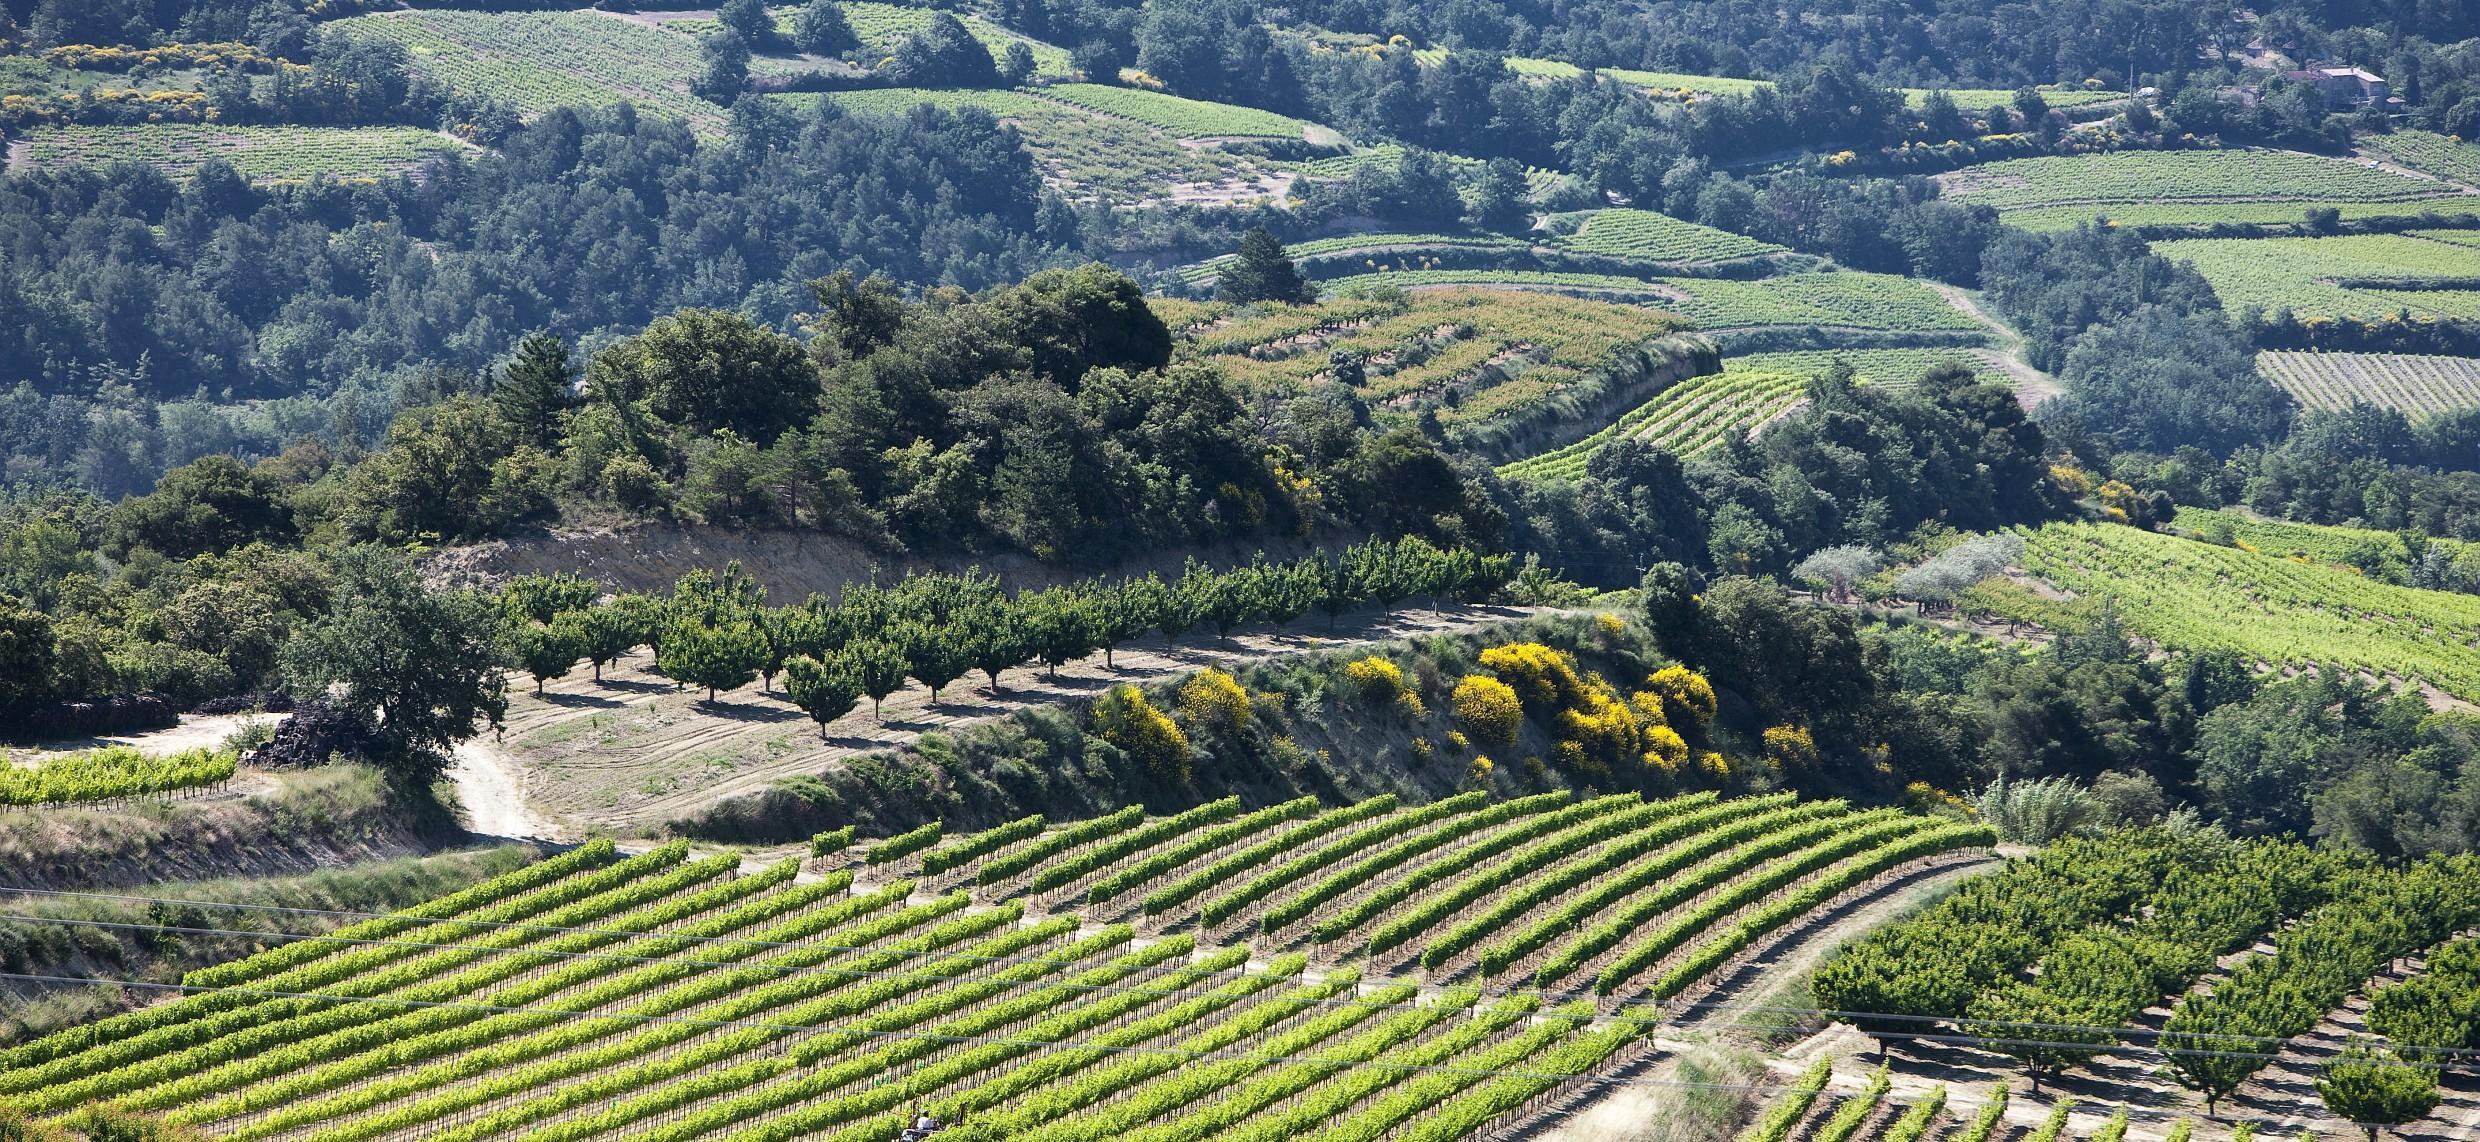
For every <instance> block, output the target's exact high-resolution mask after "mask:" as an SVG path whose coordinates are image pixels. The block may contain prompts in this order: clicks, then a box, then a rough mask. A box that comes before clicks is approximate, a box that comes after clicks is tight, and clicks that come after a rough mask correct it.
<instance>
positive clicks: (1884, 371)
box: [1722, 349, 2010, 389]
mask: <svg viewBox="0 0 2480 1142" xmlns="http://www.w3.org/2000/svg"><path fill="white" fill-rule="evenodd" d="M1838 363H1839V364H1847V365H1850V366H1851V369H1852V374H1853V376H1854V378H1855V379H1857V380H1858V381H1860V382H1861V383H1862V384H1869V385H1876V386H1878V387H1880V388H1887V389H1908V388H1910V387H1912V385H1914V384H1915V383H1917V382H1918V381H1919V380H1920V377H1921V374H1923V373H1926V372H1928V371H1929V370H1931V369H1933V368H1936V367H1938V366H1940V365H1961V366H1963V367H1964V368H1967V369H1970V370H1972V374H1973V376H1975V377H1977V378H1978V379H1980V380H1983V381H1989V382H1995V383H1997V384H2006V383H2008V381H2009V379H2010V378H2009V377H2008V376H2007V372H2006V370H2005V369H2002V368H1999V367H1998V366H1997V364H1995V363H1994V362H1992V361H1991V360H1990V359H1989V358H1988V357H1987V356H1985V355H1983V354H1982V353H1981V352H1978V351H1975V350H1971V349H1800V350H1793V351H1789V352H1782V353H1748V354H1745V355H1742V356H1736V357H1732V358H1730V359H1728V360H1725V361H1724V362H1723V363H1722V367H1723V368H1724V369H1725V370H1726V371H1731V372H1741V371H1745V372H1751V373H1796V374H1799V375H1800V376H1803V377H1817V376H1824V375H1825V374H1826V373H1827V372H1829V371H1831V370H1832V369H1833V368H1834V366H1835V365H1836V364H1838Z"/></svg>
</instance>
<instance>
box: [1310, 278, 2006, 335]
mask: <svg viewBox="0 0 2480 1142" xmlns="http://www.w3.org/2000/svg"><path fill="white" fill-rule="evenodd" d="M1325 285H1326V289H1327V292H1328V293H1329V294H1345V295H1348V294H1352V293H1356V292H1365V291H1367V290H1371V289H1384V288H1391V289H1425V288H1435V287H1440V286H1513V287H1522V288H1528V289H1534V290H1538V291H1541V292H1547V293H1573V294H1577V295H1582V296H1594V295H1608V296H1612V297H1634V298H1644V299H1648V300H1654V301H1657V302H1658V303H1659V304H1661V305H1662V306H1664V307H1665V308H1669V309H1676V310H1678V311H1679V312H1681V313H1684V314H1687V315H1688V316H1689V317H1692V318H1694V319H1695V320H1696V323H1697V327H1698V328H1700V329H1707V330H1748V329H1760V328H1781V327H1795V328H1796V327H1802V326H1815V327H1819V328H1824V329H1838V330H1858V331H1866V332H1872V333H1875V332H1887V333H1940V334H1944V333H1972V334H1978V333H1980V332H1982V331H1983V327H1982V326H1981V324H1980V323H1979V322H1976V321H1974V320H1972V317H1971V315H1969V314H1967V313H1964V312H1963V311H1961V310H1958V309H1956V308H1955V307H1954V306H1951V305H1948V304H1947V303H1946V299H1945V298H1942V297H1939V296H1938V294H1937V291H1936V290H1933V289H1930V288H1929V287H1928V286H1926V285H1924V284H1922V283H1920V282H1918V281H1914V280H1912V279H1910V278H1903V277H1896V276H1894V275H1892V274H1873V273H1864V272H1860V271H1854V270H1829V271H1822V272H1815V273H1799V274H1783V275H1780V276H1777V277H1770V278H1759V279H1756V280H1753V281H1741V280H1737V279H1731V278H1679V277H1630V276H1627V275H1623V274H1596V273H1567V272H1560V271H1548V270H1490V269H1469V270H1468V269H1408V270H1380V271H1378V272H1375V273H1367V274H1355V275H1352V276H1349V277H1341V278H1335V279H1333V280H1331V281H1328V282H1327V283H1325Z"/></svg>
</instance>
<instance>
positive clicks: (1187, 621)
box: [1154, 555, 1215, 650]
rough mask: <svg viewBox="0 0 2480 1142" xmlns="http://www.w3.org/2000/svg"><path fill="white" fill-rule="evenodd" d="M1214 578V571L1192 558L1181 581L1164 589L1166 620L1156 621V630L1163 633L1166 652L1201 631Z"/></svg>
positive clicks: (1161, 618)
mask: <svg viewBox="0 0 2480 1142" xmlns="http://www.w3.org/2000/svg"><path fill="white" fill-rule="evenodd" d="M1214 577H1215V576H1214V570H1213V569H1212V568H1210V567H1207V566H1206V565H1205V564H1203V563H1200V562H1198V561H1197V557H1196V556H1193V555H1192V556H1190V557H1189V559H1188V566H1187V568H1186V569H1184V570H1182V571H1181V572H1180V578H1179V579H1178V581H1176V582H1174V583H1171V584H1170V585H1169V586H1167V587H1165V588H1164V589H1163V605H1162V616H1161V617H1160V618H1157V619H1155V620H1154V629H1156V630H1159V631H1161V632H1162V633H1163V647H1164V649H1166V650H1167V649H1170V648H1171V647H1172V646H1173V645H1174V644H1176V643H1178V642H1179V641H1180V636H1181V635H1184V634H1187V633H1188V632H1190V631H1192V630H1195V629H1197V624H1198V623H1199V622H1201V621H1203V620H1204V618H1205V613H1206V601H1207V598H1208V596H1210V595H1211V594H1212V593H1213V590H1214Z"/></svg>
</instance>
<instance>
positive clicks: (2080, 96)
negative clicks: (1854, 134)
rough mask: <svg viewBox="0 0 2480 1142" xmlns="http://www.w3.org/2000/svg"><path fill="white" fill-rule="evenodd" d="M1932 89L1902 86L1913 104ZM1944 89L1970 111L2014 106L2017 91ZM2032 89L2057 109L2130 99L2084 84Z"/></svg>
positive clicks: (1963, 88) (2120, 93)
mask: <svg viewBox="0 0 2480 1142" xmlns="http://www.w3.org/2000/svg"><path fill="white" fill-rule="evenodd" d="M1933 90H1936V89H1933V88H1926V87H1907V88H1904V89H1903V96H1904V98H1905V100H1906V101H1908V102H1909V103H1911V105H1912V106H1914V107H1918V106H1920V105H1921V104H1922V103H1924V102H1927V101H1928V98H1929V94H1930V92H1931V91H1933ZM1944 90H1945V92H1946V94H1947V97H1948V98H1951V99H1953V100H1954V101H1955V106H1957V107H1960V108H1962V109H1963V110H1965V111H1967V112H1974V111H1986V110H1988V109H1989V108H1991V107H1996V106H2001V105H2003V106H2006V107H2010V108H2011V107H2013V106H2014V105H2015V93H2014V92H2012V91H2009V90H2005V89H2003V88H1995V87H1950V88H1946V89H1944ZM2033 90H2035V91H2038V92H2040V93H2041V102H2043V103H2047V104H2049V105H2050V107H2051V108H2053V109H2057V110H2072V109H2074V108H2077V107H2096V106H2099V105H2101V104H2104V103H2118V102H2122V101H2124V100H2125V99H2126V98H2127V93H2126V92H2124V91H2107V90H2098V91H2097V90H2090V89H2086V88H2081V87H2067V88H2052V87H2039V88H2034V89H2033Z"/></svg>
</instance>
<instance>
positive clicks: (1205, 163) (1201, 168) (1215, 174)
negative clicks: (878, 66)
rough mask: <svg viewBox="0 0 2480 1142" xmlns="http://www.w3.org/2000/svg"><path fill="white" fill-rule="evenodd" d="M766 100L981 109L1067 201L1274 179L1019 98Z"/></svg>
mask: <svg viewBox="0 0 2480 1142" xmlns="http://www.w3.org/2000/svg"><path fill="white" fill-rule="evenodd" d="M772 98H775V99H779V100H782V101H784V102H786V103H789V104H792V105H794V106H808V105H809V104H811V103H814V102H816V101H818V100H821V99H832V100H834V101H835V102H836V103H838V104H840V105H842V106H843V107H845V108H847V109H849V110H853V111H859V112H863V113H865V114H879V115H900V114H903V113H904V111H905V110H907V109H908V108H911V107H913V106H914V105H916V104H921V103H931V104H935V105H937V106H939V107H943V108H946V109H948V110H954V109H955V108H958V107H980V108H982V109H984V110H987V111H989V112H990V113H991V114H993V115H997V116H999V117H1000V118H1002V119H1005V120H1007V121H1009V122H1010V123H1013V124H1015V126H1016V129H1017V131H1018V132H1019V133H1020V134H1021V135H1022V136H1023V137H1024V140H1025V147H1026V149H1027V150H1028V151H1030V152H1032V154H1033V160H1034V164H1035V165H1036V166H1037V167H1039V168H1040V169H1041V171H1042V176H1043V178H1044V179H1045V180H1046V181H1048V182H1049V183H1050V184H1051V185H1053V186H1056V187H1059V188H1060V189H1061V190H1062V191H1064V192H1066V193H1067V194H1069V195H1070V196H1072V197H1085V196H1089V195H1090V196H1099V197H1102V198H1106V199H1109V200H1111V201H1114V202H1129V203H1133V202H1141V201H1148V200H1152V199H1157V198H1161V197H1164V196H1165V195H1166V194H1170V195H1177V194H1178V193H1180V191H1181V189H1182V188H1183V187H1208V186H1233V185H1242V184H1248V183H1258V182H1263V183H1266V184H1268V185H1272V181H1273V180H1274V179H1276V178H1278V177H1279V172H1280V164H1277V163H1273V162H1269V161H1266V160H1262V159H1259V158H1256V157H1254V156H1249V155H1236V154H1233V153H1231V152H1229V151H1225V150H1222V149H1220V148H1217V147H1187V146H1182V145H1180V142H1179V140H1177V139H1175V138H1172V137H1170V136H1169V135H1167V134H1162V133H1158V132H1154V131H1149V130H1145V129H1143V128H1141V127H1136V126H1132V125H1131V124H1129V123H1127V122H1126V121H1124V120H1120V119H1114V118H1110V117H1108V116H1104V115H1099V114H1095V113H1093V112H1090V111H1086V110H1083V109H1081V108H1077V107H1072V106H1069V105H1067V104H1065V103H1059V102H1055V101H1052V100H1048V99H1042V98H1039V97H1037V96H1033V95H1028V94H1025V93H1024V92H1020V91H951V90H932V89H928V88H918V87H877V88H863V89H860V90H855V91H836V92H829V93H825V94H817V93H789V94H780V95H775V96H773V97H772ZM1209 276H1210V275H1209Z"/></svg>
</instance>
